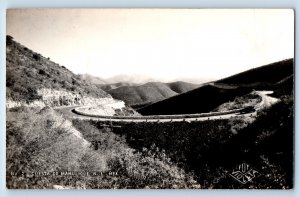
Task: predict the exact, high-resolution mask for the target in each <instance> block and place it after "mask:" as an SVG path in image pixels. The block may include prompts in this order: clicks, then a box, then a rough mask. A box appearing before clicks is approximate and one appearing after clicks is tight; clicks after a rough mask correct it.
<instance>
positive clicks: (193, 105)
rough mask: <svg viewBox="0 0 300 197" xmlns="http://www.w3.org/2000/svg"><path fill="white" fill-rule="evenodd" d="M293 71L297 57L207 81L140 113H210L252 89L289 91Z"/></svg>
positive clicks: (277, 92)
mask: <svg viewBox="0 0 300 197" xmlns="http://www.w3.org/2000/svg"><path fill="white" fill-rule="evenodd" d="M293 74H294V60H293V59H288V60H283V61H280V62H275V63H272V64H269V65H265V66H261V67H258V68H255V69H251V70H248V71H245V72H242V73H239V74H237V75H233V76H231V77H228V78H224V79H221V80H218V81H215V82H211V83H208V84H204V85H203V86H201V87H199V88H197V89H194V90H192V91H189V92H186V93H183V94H180V95H177V96H173V97H171V98H169V99H165V100H162V101H160V102H156V103H154V104H152V105H149V106H146V107H144V108H141V109H139V110H138V112H140V113H141V114H143V115H158V114H190V113H203V112H209V111H211V110H213V109H214V108H216V107H217V106H219V105H220V104H222V103H224V102H228V101H230V100H233V99H234V98H235V97H236V96H241V95H244V94H247V93H249V92H251V91H252V90H253V89H255V90H274V91H275V94H280V93H282V92H289V94H290V92H291V91H292V89H293Z"/></svg>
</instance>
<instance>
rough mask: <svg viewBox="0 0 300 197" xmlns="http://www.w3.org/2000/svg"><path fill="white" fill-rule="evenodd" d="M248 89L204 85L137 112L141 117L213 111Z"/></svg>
mask: <svg viewBox="0 0 300 197" xmlns="http://www.w3.org/2000/svg"><path fill="white" fill-rule="evenodd" d="M250 91H251V89H249V88H228V89H226V88H219V87H215V86H212V85H205V86H203V87H200V88H197V89H195V90H192V91H189V92H186V93H183V94H180V95H178V96H174V97H172V98H169V99H166V100H163V101H160V102H157V103H154V104H152V105H150V106H147V107H145V108H142V109H139V110H138V112H139V113H141V114H143V115H163V114H165V115H167V114H193V113H203V112H209V111H211V110H213V109H214V108H215V107H217V106H218V105H221V104H222V103H224V102H227V101H229V100H233V99H234V98H235V97H236V96H241V95H244V94H247V93H249V92H250Z"/></svg>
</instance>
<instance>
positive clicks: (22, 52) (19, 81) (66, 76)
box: [6, 36, 111, 103]
mask: <svg viewBox="0 0 300 197" xmlns="http://www.w3.org/2000/svg"><path fill="white" fill-rule="evenodd" d="M6 42H7V46H6V93H7V94H6V95H7V100H13V101H18V102H26V103H28V102H33V101H36V100H40V99H41V95H40V94H39V91H41V92H48V93H49V92H50V94H52V93H51V91H52V90H53V91H54V93H53V94H57V91H59V92H66V94H65V95H64V98H65V100H66V99H67V96H68V94H71V95H72V98H74V99H77V100H76V101H78V99H80V98H79V97H91V98H104V97H109V98H111V96H110V95H109V94H107V93H106V92H104V91H103V90H101V89H99V88H97V87H96V86H95V85H93V84H91V83H89V82H87V81H84V80H82V79H80V77H79V76H77V75H75V74H74V73H72V72H71V71H69V70H68V69H66V68H65V67H64V66H60V65H58V64H56V63H54V62H52V61H50V59H49V58H45V57H43V56H42V55H40V54H38V53H36V52H34V51H32V50H30V49H28V48H27V47H25V46H22V45H21V44H19V43H17V42H15V41H14V40H13V38H12V37H11V36H7V37H6ZM54 96H56V95H54Z"/></svg>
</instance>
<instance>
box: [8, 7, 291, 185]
mask: <svg viewBox="0 0 300 197" xmlns="http://www.w3.org/2000/svg"><path fill="white" fill-rule="evenodd" d="M294 26H295V21H294V10H293V9H199V8H198V9H183V8H177V9H167V8H164V9H158V8H156V9H154V8H147V9H145V8H18V9H17V8H16V9H7V10H6V188H8V189H196V190H202V189H280V190H290V189H293V188H294V167H295V166H294V145H295V138H294V124H295V121H294V110H295V108H294V90H295V83H294V81H295V80H294V79H295V78H294V70H295V69H294V62H295V60H294V53H295V47H294V42H295V33H294V31H295V29H294Z"/></svg>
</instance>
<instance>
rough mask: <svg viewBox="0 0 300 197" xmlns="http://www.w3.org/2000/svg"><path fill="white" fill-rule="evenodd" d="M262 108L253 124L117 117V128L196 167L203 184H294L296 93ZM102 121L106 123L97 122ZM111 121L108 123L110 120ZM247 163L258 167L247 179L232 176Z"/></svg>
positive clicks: (132, 140) (134, 142)
mask: <svg viewBox="0 0 300 197" xmlns="http://www.w3.org/2000/svg"><path fill="white" fill-rule="evenodd" d="M281 100H282V101H281V102H279V103H277V104H275V105H274V106H272V107H271V108H269V109H265V110H263V111H261V112H260V113H259V117H258V119H257V120H256V121H254V122H253V123H252V124H248V123H247V122H245V121H244V119H243V118H242V117H241V118H233V119H229V120H207V121H201V122H157V123H153V122H143V123H134V122H132V123H126V122H123V123H116V124H115V126H119V127H114V129H113V131H114V132H115V133H117V134H119V135H122V136H124V137H125V138H126V142H127V143H128V144H129V145H130V146H131V147H133V148H135V149H138V150H142V149H144V148H149V147H151V146H156V147H158V148H159V150H160V151H163V152H165V153H166V155H167V156H168V157H170V158H171V159H172V161H173V162H174V163H177V164H178V165H179V166H180V167H182V168H184V169H185V170H186V171H188V172H192V173H193V174H195V176H196V180H197V181H198V183H200V184H201V183H202V185H203V183H205V186H204V188H274V189H275V188H276V189H288V188H292V187H293V98H292V96H289V95H285V96H282V97H281ZM92 123H93V124H94V125H96V126H97V127H99V126H100V125H101V124H102V123H99V122H93V121H92ZM107 124H109V123H107ZM242 163H247V164H249V165H250V166H251V167H252V168H253V169H255V170H257V171H258V172H259V175H258V176H257V177H255V179H253V180H252V181H250V182H249V183H247V184H245V185H243V184H240V183H239V182H237V181H236V180H234V179H233V178H232V177H230V176H229V174H228V173H229V172H230V171H231V170H232V169H234V168H235V167H236V166H237V165H239V164H242Z"/></svg>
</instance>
